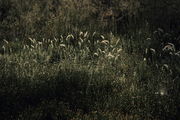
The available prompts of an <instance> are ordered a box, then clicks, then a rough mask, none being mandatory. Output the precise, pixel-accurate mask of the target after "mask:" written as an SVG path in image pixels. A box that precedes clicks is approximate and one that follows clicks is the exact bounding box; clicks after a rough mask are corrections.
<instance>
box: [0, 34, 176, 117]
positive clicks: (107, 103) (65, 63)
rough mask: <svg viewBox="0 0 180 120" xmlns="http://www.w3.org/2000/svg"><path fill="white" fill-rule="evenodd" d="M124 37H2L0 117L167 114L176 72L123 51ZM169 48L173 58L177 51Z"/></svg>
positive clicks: (172, 114)
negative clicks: (21, 39)
mask: <svg viewBox="0 0 180 120" xmlns="http://www.w3.org/2000/svg"><path fill="white" fill-rule="evenodd" d="M126 39H127V38H126V37H123V36H122V37H115V36H114V35H113V34H109V35H106V36H104V35H101V34H98V33H96V32H94V33H89V32H79V34H76V35H73V34H69V35H67V36H61V37H60V38H54V39H52V40H51V39H43V40H36V39H33V38H28V39H27V40H24V41H21V42H20V41H19V42H18V41H16V42H8V41H6V40H4V41H3V46H2V49H1V55H0V67H1V69H0V73H1V74H0V79H1V81H0V85H1V87H0V97H1V99H0V106H1V111H0V116H1V117H2V118H3V119H4V120H6V119H17V120H32V119H37V120H46V119H47V120H51V119H53V120H61V119H62V120H66V119H67V120H69V119H72V120H79V119H85V120H92V119H93V120H106V119H107V120H120V119H122V120H126V119H127V120H131V119H132V120H134V119H147V120H148V119H165V118H168V119H173V118H174V117H175V116H176V114H177V106H178V104H179V103H178V102H179V101H178V99H179V96H178V94H179V93H178V92H179V91H178V87H179V86H178V84H174V83H173V82H176V83H177V81H178V80H179V78H178V77H175V78H173V77H174V75H172V74H175V73H174V72H173V69H174V68H171V66H170V63H171V62H170V63H169V64H162V65H161V64H157V63H153V62H152V63H151V64H152V65H151V64H149V62H150V60H149V58H146V57H143V56H142V55H138V53H137V52H136V51H133V52H129V49H130V48H129V47H128V46H127V47H125V45H123V42H124V40H126ZM152 51H153V50H152ZM153 52H155V51H153ZM154 54H157V53H154ZM172 54H173V55H171V56H172V57H177V59H179V54H178V52H177V53H176V51H174V53H172ZM152 57H155V55H154V56H152ZM152 59H155V58H152ZM154 62H155V60H154Z"/></svg>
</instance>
